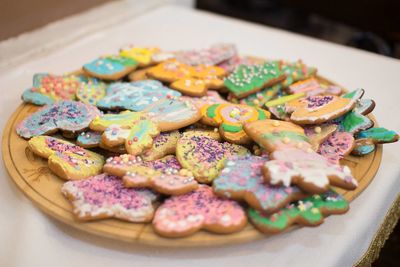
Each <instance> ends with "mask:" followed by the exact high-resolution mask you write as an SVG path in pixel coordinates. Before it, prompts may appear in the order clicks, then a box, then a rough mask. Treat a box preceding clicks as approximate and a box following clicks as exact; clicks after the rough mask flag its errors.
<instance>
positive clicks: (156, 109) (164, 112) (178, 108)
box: [145, 99, 198, 122]
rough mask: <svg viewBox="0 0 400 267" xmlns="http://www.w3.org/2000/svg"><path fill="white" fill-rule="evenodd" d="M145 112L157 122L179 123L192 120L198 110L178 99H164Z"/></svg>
mask: <svg viewBox="0 0 400 267" xmlns="http://www.w3.org/2000/svg"><path fill="white" fill-rule="evenodd" d="M145 111H146V112H147V113H148V114H149V115H150V116H151V117H155V118H156V120H157V121H159V122H179V121H184V120H187V119H189V118H192V117H193V115H194V114H197V112H198V110H197V109H196V108H195V107H194V106H192V105H191V104H190V103H188V102H185V101H182V100H179V99H164V100H163V101H158V102H156V103H154V105H152V106H150V107H149V108H146V109H145Z"/></svg>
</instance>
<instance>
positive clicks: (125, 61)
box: [107, 56, 138, 67]
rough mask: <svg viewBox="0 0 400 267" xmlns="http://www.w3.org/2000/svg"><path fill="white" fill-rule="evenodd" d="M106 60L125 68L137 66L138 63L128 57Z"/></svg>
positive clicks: (115, 57)
mask: <svg viewBox="0 0 400 267" xmlns="http://www.w3.org/2000/svg"><path fill="white" fill-rule="evenodd" d="M107 59H108V60H110V61H112V62H115V63H119V64H122V65H124V66H125V67H131V66H136V65H137V64H138V62H137V61H136V60H134V59H133V58H129V57H122V56H112V57H107Z"/></svg>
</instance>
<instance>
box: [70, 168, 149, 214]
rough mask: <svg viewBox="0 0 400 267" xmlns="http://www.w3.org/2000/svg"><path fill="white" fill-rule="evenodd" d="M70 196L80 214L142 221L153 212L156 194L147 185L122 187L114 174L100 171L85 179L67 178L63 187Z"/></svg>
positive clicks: (77, 212) (76, 211)
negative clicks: (145, 187)
mask: <svg viewBox="0 0 400 267" xmlns="http://www.w3.org/2000/svg"><path fill="white" fill-rule="evenodd" d="M62 192H63V193H64V194H65V195H68V196H72V198H73V201H72V202H73V205H74V207H75V210H74V212H75V213H76V214H77V215H78V217H80V218H86V217H117V218H121V219H126V220H129V221H134V222H136V221H144V220H145V219H146V218H149V217H150V218H151V216H152V213H153V212H154V210H153V206H152V202H153V201H154V200H155V199H156V195H155V194H154V193H152V192H151V191H150V190H146V189H132V188H125V187H124V186H123V184H122V181H121V179H119V178H118V177H116V176H112V175H107V174H100V175H97V176H92V177H90V178H88V179H85V180H78V181H69V182H67V183H65V184H64V185H63V187H62Z"/></svg>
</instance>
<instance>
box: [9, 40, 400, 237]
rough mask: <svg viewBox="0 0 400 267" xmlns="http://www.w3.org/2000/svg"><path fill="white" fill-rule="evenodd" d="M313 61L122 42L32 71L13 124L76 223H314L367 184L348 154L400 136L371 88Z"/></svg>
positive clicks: (227, 47)
mask: <svg viewBox="0 0 400 267" xmlns="http://www.w3.org/2000/svg"><path fill="white" fill-rule="evenodd" d="M316 72H317V70H316V68H314V67H309V66H307V65H305V64H304V63H303V62H301V61H297V62H287V61H283V60H270V59H262V58H255V57H249V56H242V55H239V54H238V52H237V49H236V47H235V45H232V44H217V45H213V46H211V47H209V48H206V49H201V50H190V51H177V52H167V51H162V50H161V49H159V48H157V47H136V46H130V47H126V48H123V49H121V50H120V51H119V53H117V54H115V55H110V56H103V57H100V58H97V59H95V60H93V61H92V62H89V63H87V64H84V65H83V67H82V70H80V71H77V72H74V73H71V74H65V75H55V74H49V73H40V74H36V75H35V76H34V77H33V86H32V87H31V88H29V89H27V90H25V91H24V93H23V95H22V99H23V101H24V102H26V103H30V104H33V105H38V106H43V107H41V108H40V109H38V110H37V111H36V112H34V113H32V114H31V115H30V116H28V117H27V118H25V119H24V120H23V121H21V122H20V123H19V125H18V126H17V129H16V131H17V133H18V135H19V136H21V137H22V138H25V139H27V140H29V141H28V144H29V147H30V149H31V150H32V151H33V152H34V153H35V154H36V155H38V156H40V157H43V158H45V159H47V161H48V166H49V168H50V169H51V170H52V171H53V172H54V173H55V174H56V175H57V176H58V177H60V178H62V179H65V180H68V181H66V182H65V184H64V185H63V186H62V189H61V192H55V194H58V193H60V194H61V193H62V194H64V195H65V197H66V198H67V199H68V200H69V201H70V202H71V203H72V206H73V212H74V214H75V215H76V218H77V219H78V220H83V221H87V220H99V219H104V218H110V217H114V218H118V219H121V220H126V221H129V222H133V223H151V224H152V226H153V228H154V230H155V232H156V233H158V234H159V235H161V236H165V237H184V236H188V235H191V234H194V233H195V232H197V231H200V230H207V231H210V232H214V233H219V234H229V233H234V232H238V231H241V230H242V229H243V228H244V227H245V226H246V224H247V222H248V220H249V221H250V223H252V224H253V225H254V226H255V227H256V228H257V229H258V230H260V231H261V232H263V233H278V232H282V231H284V230H285V229H287V228H288V227H290V226H291V225H293V224H299V225H304V226H315V225H319V224H321V223H322V222H323V220H324V217H326V216H328V215H331V214H340V213H344V212H346V211H347V210H348V208H349V205H348V203H347V201H346V200H345V199H344V198H343V197H342V196H341V195H340V194H338V193H337V192H335V191H334V189H332V186H335V187H339V188H343V189H346V190H354V189H356V188H357V180H356V179H355V178H354V177H353V175H352V173H351V170H350V169H349V168H348V167H347V166H345V165H342V164H341V162H340V161H341V159H343V158H344V157H345V156H346V155H348V154H350V153H352V154H354V155H358V156H363V155H366V154H369V153H371V152H373V151H374V150H375V148H376V146H377V144H382V143H389V142H395V141H397V140H398V134H397V133H395V132H394V131H390V130H387V129H385V128H378V127H373V126H374V122H373V121H372V120H371V119H370V117H368V114H369V113H370V112H371V111H372V110H373V109H374V106H375V103H374V101H373V100H371V99H365V98H362V97H363V94H364V90H363V89H357V90H354V91H350V92H345V91H343V90H342V88H340V87H338V86H334V85H332V84H329V83H328V82H326V81H323V80H322V79H320V78H318V77H317V76H316Z"/></svg>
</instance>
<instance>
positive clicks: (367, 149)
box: [352, 144, 375, 156]
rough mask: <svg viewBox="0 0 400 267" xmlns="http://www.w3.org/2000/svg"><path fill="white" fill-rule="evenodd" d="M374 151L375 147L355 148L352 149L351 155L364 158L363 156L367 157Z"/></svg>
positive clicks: (372, 145) (371, 145)
mask: <svg viewBox="0 0 400 267" xmlns="http://www.w3.org/2000/svg"><path fill="white" fill-rule="evenodd" d="M374 150H375V145H374V144H370V145H364V146H358V147H355V148H354V149H353V151H352V153H353V154H356V155H359V156H364V155H368V154H369V153H372V152H373V151H374Z"/></svg>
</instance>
